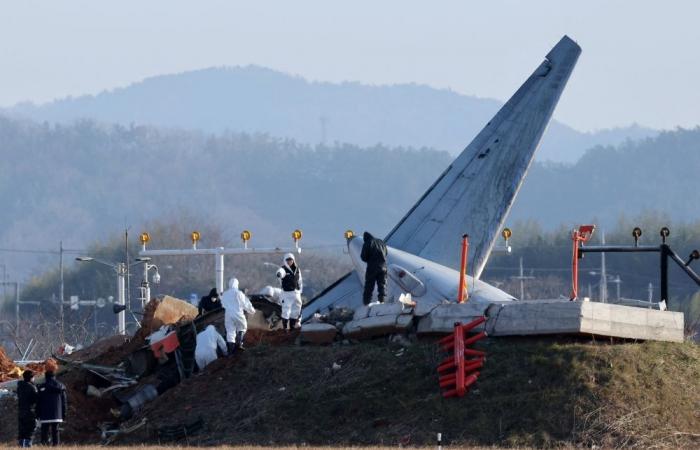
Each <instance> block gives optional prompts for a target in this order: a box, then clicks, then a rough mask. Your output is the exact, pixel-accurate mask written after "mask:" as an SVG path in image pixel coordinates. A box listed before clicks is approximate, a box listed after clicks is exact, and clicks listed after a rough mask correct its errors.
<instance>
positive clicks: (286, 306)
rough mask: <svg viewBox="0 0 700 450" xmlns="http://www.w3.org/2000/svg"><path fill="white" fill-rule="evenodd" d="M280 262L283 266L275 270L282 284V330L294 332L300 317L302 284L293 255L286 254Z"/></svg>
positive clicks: (299, 271)
mask: <svg viewBox="0 0 700 450" xmlns="http://www.w3.org/2000/svg"><path fill="white" fill-rule="evenodd" d="M282 261H283V262H284V265H283V266H282V267H280V268H279V270H277V278H279V279H280V283H281V284H282V293H281V295H280V299H281V303H282V328H283V329H285V330H294V329H295V328H296V326H297V320H298V319H299V316H301V292H302V290H303V289H304V282H303V280H302V278H301V270H300V269H299V266H298V265H297V263H296V260H295V259H294V255H293V254H291V253H287V254H286V255H284V259H283V260H282Z"/></svg>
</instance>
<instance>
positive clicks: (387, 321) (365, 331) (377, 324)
mask: <svg viewBox="0 0 700 450" xmlns="http://www.w3.org/2000/svg"><path fill="white" fill-rule="evenodd" d="M412 324H413V315H411V314H398V315H397V314H393V315H383V316H372V317H366V318H363V319H359V320H353V321H352V322H348V323H346V324H345V326H344V327H343V335H344V336H345V337H347V338H352V339H367V338H371V337H375V336H382V335H386V334H393V333H404V332H406V331H407V330H408V329H409V328H410V327H411V325H412Z"/></svg>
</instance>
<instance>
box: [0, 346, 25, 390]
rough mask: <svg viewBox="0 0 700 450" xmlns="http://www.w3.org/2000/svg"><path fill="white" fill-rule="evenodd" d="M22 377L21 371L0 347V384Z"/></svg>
mask: <svg viewBox="0 0 700 450" xmlns="http://www.w3.org/2000/svg"><path fill="white" fill-rule="evenodd" d="M21 375H22V369H20V368H19V367H17V365H16V364H15V362H14V361H13V360H12V359H10V357H9V356H7V353H5V349H4V348H2V347H0V382H1V381H8V380H14V379H17V378H19V377H20V376H21Z"/></svg>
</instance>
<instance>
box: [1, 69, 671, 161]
mask: <svg viewBox="0 0 700 450" xmlns="http://www.w3.org/2000/svg"><path fill="white" fill-rule="evenodd" d="M504 94H505V95H510V94H511V93H504ZM564 95H566V94H564ZM501 105H502V103H501V102H499V101H496V100H492V99H485V98H478V97H473V96H467V95H462V94H458V93H456V92H454V91H451V90H447V89H435V88H432V87H429V86H425V85H416V84H400V85H391V86H369V85H364V84H360V83H356V82H345V83H340V84H334V83H328V82H309V81H307V80H305V79H303V78H301V77H297V76H291V75H287V74H284V73H282V72H277V71H274V70H271V69H266V68H262V67H257V66H247V67H232V68H210V69H202V70H196V71H190V72H184V73H180V74H172V75H161V76H156V77H151V78H147V79H145V80H143V81H141V82H138V83H134V84H131V85H129V86H127V87H123V88H117V89H113V90H111V91H104V92H102V93H100V94H97V95H95V96H91V95H86V96H81V97H75V98H73V97H68V98H65V99H60V100H56V101H53V102H50V103H46V104H42V105H34V104H32V103H21V104H18V105H16V106H14V107H12V108H8V109H6V110H5V111H4V112H5V113H6V114H9V115H14V116H20V117H25V118H30V119H32V120H36V121H48V122H59V123H69V122H73V121H75V120H77V119H83V118H88V119H94V120H97V121H99V122H104V123H110V124H111V123H120V124H124V125H129V124H137V125H154V126H159V127H176V128H183V129H191V130H201V131H204V132H207V133H222V132H225V131H232V132H244V133H263V134H269V135H271V136H274V137H278V138H291V139H294V140H295V141H297V142H300V143H304V144H310V145H316V144H318V143H321V142H322V141H324V139H325V142H326V143H332V142H340V143H349V144H353V145H357V146H360V147H371V146H374V145H377V144H381V145H385V146H390V147H412V148H424V147H425V148H435V149H439V150H444V151H448V152H449V153H451V154H453V155H455V154H458V153H459V152H461V150H462V149H463V148H464V147H465V146H466V145H467V144H468V143H469V142H470V141H471V140H472V139H473V138H474V136H476V134H477V133H478V132H479V131H480V130H481V129H482V128H483V126H484V125H485V124H486V122H487V121H488V120H489V119H490V118H491V117H492V116H493V114H494V113H495V112H496V111H497V110H498V109H499V108H500V107H501ZM656 134H658V132H657V131H655V130H652V129H649V128H645V127H641V126H639V125H632V126H629V127H624V128H616V129H611V130H603V131H598V132H594V133H582V132H579V131H577V130H575V129H573V128H571V127H569V126H567V125H565V124H562V123H560V122H557V121H552V123H551V124H550V127H549V129H548V131H547V133H546V134H545V137H544V139H543V142H542V145H541V147H540V149H539V150H538V153H537V155H536V157H537V159H538V160H540V161H553V162H564V163H574V162H576V161H577V160H578V159H579V157H581V156H582V155H583V153H584V152H585V150H587V149H588V148H591V147H594V146H596V145H618V144H620V143H622V142H624V141H626V140H637V139H642V138H646V137H653V136H655V135H656Z"/></svg>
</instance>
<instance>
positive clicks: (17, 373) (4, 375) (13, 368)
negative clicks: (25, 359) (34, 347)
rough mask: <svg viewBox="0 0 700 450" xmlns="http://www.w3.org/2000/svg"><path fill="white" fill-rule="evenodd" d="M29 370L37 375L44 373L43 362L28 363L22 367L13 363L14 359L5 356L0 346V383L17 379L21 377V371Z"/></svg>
mask: <svg viewBox="0 0 700 450" xmlns="http://www.w3.org/2000/svg"><path fill="white" fill-rule="evenodd" d="M27 369H29V370H31V371H32V372H34V373H35V374H37V375H39V374H42V373H44V364H43V363H28V364H25V365H24V367H20V366H18V365H17V364H15V362H14V360H12V358H10V357H9V356H7V353H5V349H4V348H2V347H0V383H4V382H7V381H12V380H19V379H20V378H22V372H24V371H25V370H27Z"/></svg>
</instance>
